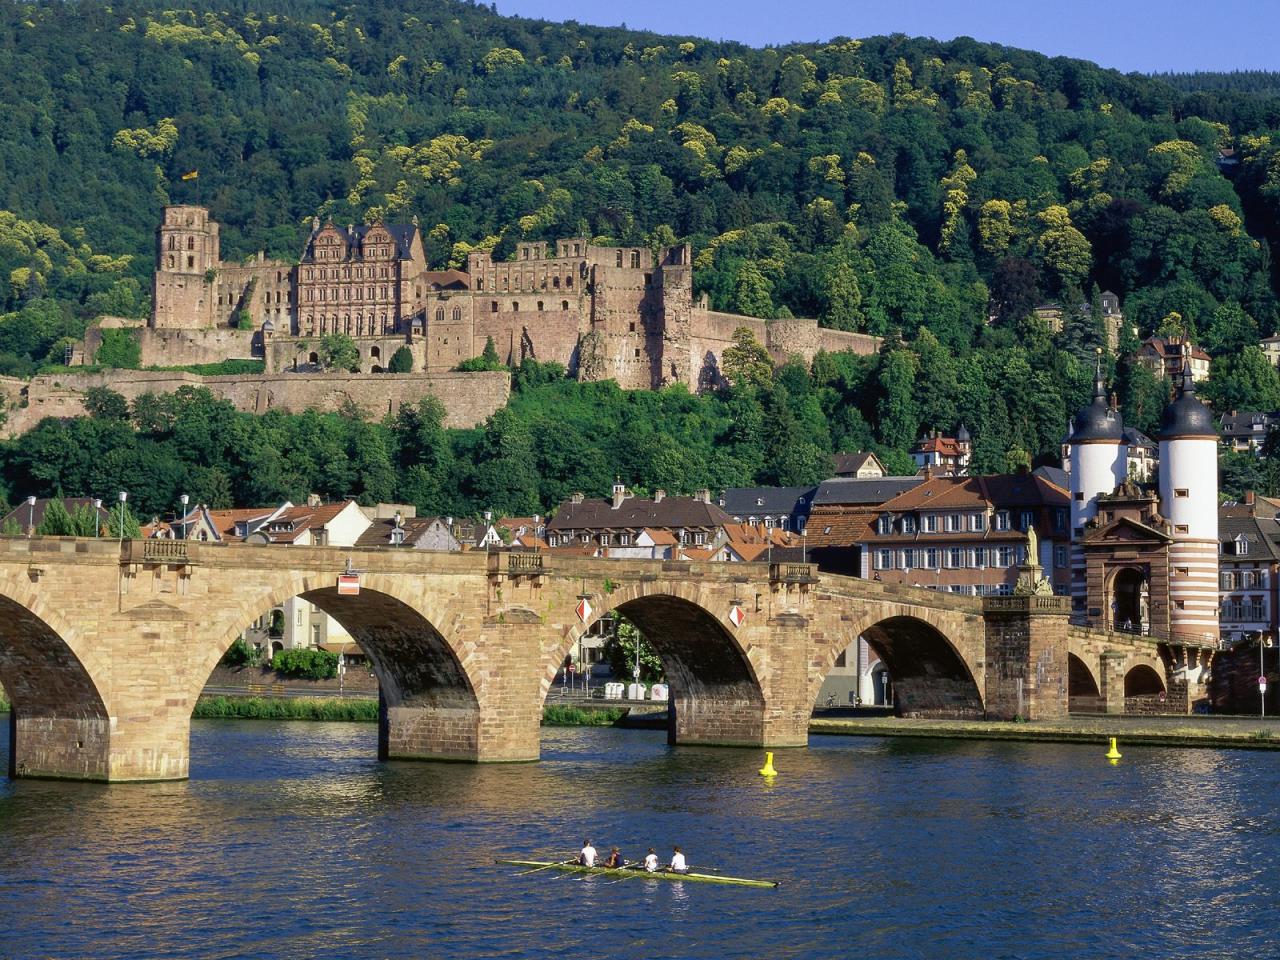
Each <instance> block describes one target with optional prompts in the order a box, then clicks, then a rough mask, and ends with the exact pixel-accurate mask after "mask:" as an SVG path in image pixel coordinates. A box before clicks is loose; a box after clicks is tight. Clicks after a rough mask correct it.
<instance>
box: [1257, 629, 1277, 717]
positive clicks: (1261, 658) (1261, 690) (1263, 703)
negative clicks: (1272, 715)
mask: <svg viewBox="0 0 1280 960" xmlns="http://www.w3.org/2000/svg"><path fill="white" fill-rule="evenodd" d="M1272 642H1273V641H1272V639H1271V638H1270V637H1268V636H1264V635H1263V634H1261V633H1259V634H1258V704H1259V707H1260V716H1262V717H1265V716H1266V715H1267V666H1266V650H1267V647H1269V646H1271V644H1272Z"/></svg>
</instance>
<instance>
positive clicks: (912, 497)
mask: <svg viewBox="0 0 1280 960" xmlns="http://www.w3.org/2000/svg"><path fill="white" fill-rule="evenodd" d="M1068 503H1069V497H1068V494H1067V491H1065V490H1063V489H1062V488H1061V487H1059V486H1057V485H1056V484H1053V483H1050V482H1049V481H1048V480H1046V479H1045V478H1044V477H1042V476H1036V475H1035V474H1033V473H1028V474H1017V473H1015V474H1008V473H1001V474H994V475H991V476H980V477H932V478H930V479H928V480H925V481H924V482H922V483H921V484H920V485H919V486H916V487H913V488H912V489H910V490H907V491H906V492H905V493H903V494H901V495H900V496H897V497H895V498H894V499H892V500H889V501H887V502H886V503H885V504H884V505H883V507H882V509H883V510H884V511H885V512H899V511H912V510H947V509H953V510H954V509H968V508H973V507H986V506H988V505H991V506H993V507H996V508H1011V507H1038V506H1054V507H1065V506H1067V505H1068Z"/></svg>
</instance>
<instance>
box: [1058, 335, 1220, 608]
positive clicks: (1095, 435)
mask: <svg viewBox="0 0 1280 960" xmlns="http://www.w3.org/2000/svg"><path fill="white" fill-rule="evenodd" d="M1067 446H1068V450H1069V458H1070V474H1071V598H1072V609H1073V610H1074V611H1076V612H1080V611H1081V610H1083V608H1084V605H1085V592H1086V591H1085V556H1084V548H1083V546H1082V540H1083V537H1084V528H1085V524H1087V523H1088V522H1089V521H1090V520H1092V519H1093V518H1094V517H1095V516H1097V514H1098V497H1099V495H1101V494H1108V493H1111V492H1112V491H1114V490H1115V489H1116V487H1118V486H1119V485H1120V484H1121V483H1123V482H1124V479H1125V471H1126V462H1127V458H1126V455H1125V446H1124V423H1123V422H1122V421H1121V418H1120V413H1119V411H1117V410H1113V409H1111V407H1110V406H1109V405H1108V404H1107V390H1106V385H1105V384H1104V383H1103V380H1102V359H1101V357H1099V359H1098V366H1097V371H1096V373H1095V375H1094V381H1093V402H1092V403H1090V404H1089V405H1088V406H1087V407H1085V408H1084V409H1083V410H1081V411H1080V412H1079V413H1078V414H1076V418H1075V429H1074V430H1073V431H1072V432H1071V436H1070V437H1068V438H1067ZM1214 502H1215V504H1216V503H1217V500H1216V499H1215V501H1214Z"/></svg>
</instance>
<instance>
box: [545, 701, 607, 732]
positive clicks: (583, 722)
mask: <svg viewBox="0 0 1280 960" xmlns="http://www.w3.org/2000/svg"><path fill="white" fill-rule="evenodd" d="M626 715H627V711H626V710H622V709H619V708H617V707H610V708H609V709H607V710H583V709H582V708H581V707H565V706H560V705H559V704H550V705H548V706H545V707H543V708H542V725H543V726H544V727H611V726H613V725H614V724H615V723H617V722H618V721H619V720H621V719H622V718H623V717H625V716H626Z"/></svg>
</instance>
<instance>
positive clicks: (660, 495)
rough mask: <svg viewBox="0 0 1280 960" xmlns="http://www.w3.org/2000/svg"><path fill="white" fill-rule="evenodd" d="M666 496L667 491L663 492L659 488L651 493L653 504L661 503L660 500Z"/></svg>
mask: <svg viewBox="0 0 1280 960" xmlns="http://www.w3.org/2000/svg"><path fill="white" fill-rule="evenodd" d="M666 495H667V491H665V490H663V489H662V488H661V487H659V488H658V489H657V490H655V491H653V502H654V503H661V502H662V499H663V498H664V497H665V496H666Z"/></svg>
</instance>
